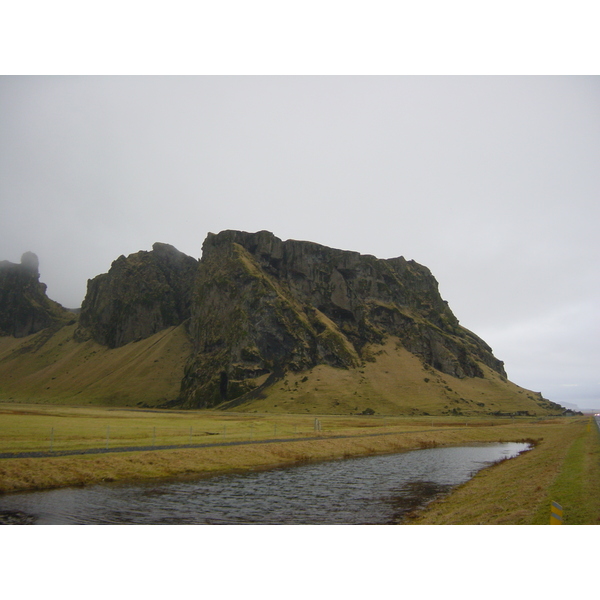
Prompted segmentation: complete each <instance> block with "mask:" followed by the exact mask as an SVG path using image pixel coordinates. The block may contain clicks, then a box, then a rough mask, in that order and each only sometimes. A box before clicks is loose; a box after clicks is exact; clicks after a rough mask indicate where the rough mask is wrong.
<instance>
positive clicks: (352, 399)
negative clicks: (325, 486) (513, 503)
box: [0, 231, 562, 414]
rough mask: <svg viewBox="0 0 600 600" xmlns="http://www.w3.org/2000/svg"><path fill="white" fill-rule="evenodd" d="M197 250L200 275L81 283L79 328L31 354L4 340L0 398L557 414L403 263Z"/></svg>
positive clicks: (304, 245)
mask: <svg viewBox="0 0 600 600" xmlns="http://www.w3.org/2000/svg"><path fill="white" fill-rule="evenodd" d="M202 250H203V251H202V258H201V259H200V260H199V261H197V260H196V259H194V258H191V257H189V256H186V255H184V254H182V253H181V252H179V251H178V250H176V249H175V248H174V247H173V246H169V245H167V244H160V243H157V244H154V246H153V248H152V251H150V252H138V253H136V254H132V255H130V256H128V257H124V256H121V257H119V258H118V259H117V260H116V261H114V262H113V264H112V266H111V268H110V270H109V272H108V273H105V274H102V275H98V276H97V277H95V278H94V279H92V280H90V281H88V289H87V294H86V297H85V300H84V302H83V304H82V307H81V314H80V316H79V321H78V323H76V324H74V323H71V324H70V325H65V326H64V327H63V328H62V329H61V330H60V331H56V332H54V333H52V332H53V331H54V330H51V332H50V333H48V332H40V333H38V334H37V336H38V337H39V336H41V337H39V339H40V340H42V339H43V340H44V341H43V343H40V342H36V343H34V341H35V336H34V337H32V339H31V340H29V338H26V340H24V341H23V342H18V341H17V340H15V339H12V340H11V339H10V338H8V336H7V337H6V338H2V339H0V392H4V393H5V394H6V393H8V394H12V395H13V397H24V396H27V397H29V398H31V397H34V398H46V399H48V400H52V401H62V402H66V401H68V399H69V398H70V399H71V401H73V400H74V399H77V401H78V402H79V401H80V400H83V401H86V400H89V401H93V402H98V403H113V404H129V405H131V404H137V405H148V406H168V407H183V408H212V407H219V408H224V409H227V408H235V409H236V410H248V411H252V410H253V411H256V410H260V411H287V412H324V413H337V414H348V413H356V412H365V411H366V413H367V414H369V413H371V412H377V413H384V414H490V413H494V414H498V413H506V412H511V413H515V412H516V413H529V414H550V413H554V414H556V413H557V412H558V413H560V412H562V408H561V407H560V406H559V405H557V404H554V403H552V402H549V401H548V400H546V399H544V398H543V397H542V395H541V394H539V393H536V392H531V391H529V390H525V389H523V388H520V387H519V386H516V385H515V384H513V383H512V382H510V381H508V380H507V377H506V373H505V371H504V366H503V363H502V362H501V361H500V360H498V359H497V358H496V357H495V356H494V355H493V353H492V350H491V348H490V347H489V346H488V345H487V344H486V343H485V342H484V341H483V340H481V339H480V338H479V337H478V336H476V335H475V334H474V333H472V332H470V331H469V330H467V329H466V328H464V327H462V326H461V325H460V323H459V321H458V319H457V318H456V317H455V316H454V314H453V313H452V311H451V310H450V308H449V306H448V304H447V303H446V302H445V301H444V300H443V299H442V298H441V296H440V294H439V291H438V284H437V281H436V280H435V278H434V277H433V275H432V274H431V272H430V271H429V270H428V269H427V268H426V267H424V266H422V265H419V264H417V263H416V262H414V261H407V260H405V259H404V258H402V257H399V258H394V259H387V260H384V259H378V258H375V257H374V256H369V255H361V254H358V253H356V252H349V251H343V250H336V249H332V248H328V247H325V246H321V245H319V244H315V243H312V242H303V241H296V240H287V241H282V240H280V239H279V238H277V237H276V236H274V235H273V234H272V233H270V232H267V231H261V232H258V233H246V232H241V231H223V232H221V233H219V234H216V235H215V234H208V236H207V238H206V240H205V241H204V244H203V249H202ZM17 295H18V294H17ZM72 316H73V315H71V317H72ZM61 323H63V322H62V321H61ZM63 324H64V323H63ZM20 331H23V330H20ZM6 333H7V334H8V335H10V336H14V335H15V333H14V332H11V331H8V330H6ZM29 333H34V332H33V331H30V332H29ZM59 338H60V341H59ZM115 370H116V371H118V377H117V376H116V375H115ZM15 373H18V374H19V375H18V377H17V379H15V375H14V374H15ZM67 373H68V374H69V375H67ZM9 375H10V377H9ZM7 378H9V379H10V378H12V381H11V382H7ZM46 384H49V385H46Z"/></svg>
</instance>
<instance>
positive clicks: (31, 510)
mask: <svg viewBox="0 0 600 600" xmlns="http://www.w3.org/2000/svg"><path fill="white" fill-rule="evenodd" d="M528 448H529V445H528V444H525V443H502V444H500V443H498V444H480V445H471V446H463V447H452V448H430V449H424V450H414V451H411V452H404V453H400V454H391V455H384V456H368V457H360V458H351V459H345V460H336V461H327V462H319V463H308V464H303V465H299V466H293V467H285V468H283V467H282V468H274V469H269V470H257V471H252V472H249V473H244V474H227V475H218V476H212V477H202V478H198V477H194V478H186V479H182V478H179V479H177V480H169V481H165V480H160V481H157V480H154V481H145V482H135V483H131V482H129V483H110V484H103V485H93V486H89V487H81V488H64V489H58V490H46V491H38V492H20V493H13V494H6V495H4V496H0V517H1V519H2V521H3V522H5V523H7V522H9V523H10V522H15V523H31V524H39V525H45V524H62V525H69V524H72V525H79V524H96V525H99V524H145V525H152V524H187V525H191V524H356V525H359V524H370V525H384V524H392V523H397V522H400V521H401V520H402V518H403V516H404V515H405V514H406V513H407V512H409V511H412V510H414V509H417V508H419V507H421V506H423V505H425V504H426V503H427V502H429V501H431V500H432V499H434V498H436V497H438V496H440V495H442V494H445V493H447V492H448V491H450V490H451V489H452V487H454V486H456V485H459V484H461V483H464V482H466V481H468V480H469V479H470V478H471V477H472V476H473V475H474V474H475V473H476V472H477V471H479V470H481V469H482V468H484V467H487V466H489V465H490V464H492V463H493V462H495V461H497V460H501V459H504V458H512V457H514V456H516V455H517V454H519V453H520V452H523V451H525V450H527V449H528Z"/></svg>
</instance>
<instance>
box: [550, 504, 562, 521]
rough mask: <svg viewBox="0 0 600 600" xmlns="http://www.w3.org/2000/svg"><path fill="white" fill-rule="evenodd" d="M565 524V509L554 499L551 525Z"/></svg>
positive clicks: (551, 509) (551, 508)
mask: <svg viewBox="0 0 600 600" xmlns="http://www.w3.org/2000/svg"><path fill="white" fill-rule="evenodd" d="M562 524H563V509H562V506H561V505H560V504H559V503H558V502H554V500H553V501H552V504H551V505H550V525H562Z"/></svg>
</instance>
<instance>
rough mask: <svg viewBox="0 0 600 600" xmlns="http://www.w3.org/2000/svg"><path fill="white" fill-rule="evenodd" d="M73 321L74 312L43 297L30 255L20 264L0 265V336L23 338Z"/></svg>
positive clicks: (36, 262)
mask: <svg viewBox="0 0 600 600" xmlns="http://www.w3.org/2000/svg"><path fill="white" fill-rule="evenodd" d="M73 318H74V315H73V313H70V312H69V311H67V310H66V309H65V308H63V307H62V306H61V305H60V304H58V303H57V302H54V301H53V300H50V299H49V298H48V296H47V295H46V285H45V284H43V283H40V272H39V260H38V257H37V256H36V255H35V254H34V253H33V252H25V254H23V256H22V258H21V264H16V263H11V262H9V261H7V260H3V261H1V262H0V336H3V335H9V336H14V337H17V338H20V337H25V336H27V335H30V334H32V333H36V332H38V331H41V330H42V329H45V328H46V327H51V326H60V325H63V324H65V323H67V322H69V321H70V320H73Z"/></svg>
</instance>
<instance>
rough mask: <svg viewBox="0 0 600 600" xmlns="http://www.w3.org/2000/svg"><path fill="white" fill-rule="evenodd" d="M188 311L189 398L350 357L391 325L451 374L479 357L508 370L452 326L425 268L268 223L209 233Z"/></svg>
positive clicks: (477, 371)
mask: <svg viewBox="0 0 600 600" xmlns="http://www.w3.org/2000/svg"><path fill="white" fill-rule="evenodd" d="M191 314H192V316H191V319H190V325H189V332H190V336H191V339H192V343H193V345H194V356H193V357H192V359H191V360H190V363H189V365H188V367H187V369H186V375H185V377H184V380H183V382H182V389H181V400H182V401H183V402H184V403H185V405H187V406H197V407H202V406H214V405H217V404H219V403H220V402H223V401H225V400H231V399H233V398H236V397H240V396H243V395H244V394H247V393H251V392H252V391H253V390H255V389H256V388H257V383H256V382H257V381H258V378H259V377H261V376H263V375H266V374H269V375H270V376H271V381H272V380H273V379H272V378H273V377H277V376H279V375H280V374H282V373H283V372H285V371H286V370H293V371H302V370H305V369H309V368H311V367H314V366H315V365H318V364H328V365H331V366H334V367H340V368H352V367H357V366H358V365H359V364H360V363H361V361H363V360H368V358H369V357H368V350H367V346H368V345H369V344H374V343H381V342H383V340H384V339H385V338H386V337H387V336H389V335H393V336H397V337H398V338H399V339H400V340H401V342H402V344H403V345H404V347H405V348H406V349H408V350H409V351H410V352H412V353H414V354H416V355H418V356H419V357H421V359H422V360H423V361H424V363H426V364H428V365H431V366H432V367H434V368H435V369H438V370H439V371H442V372H444V373H447V374H449V375H452V376H454V377H458V378H464V377H481V376H482V371H481V368H480V366H479V364H478V362H481V363H483V364H485V365H487V366H489V367H490V368H491V369H493V370H494V371H496V372H497V373H499V374H500V375H502V376H503V377H505V376H506V374H505V372H504V368H503V363H502V362H501V361H499V360H498V359H496V358H495V357H494V356H493V354H492V351H491V349H490V348H489V346H488V345H487V344H485V342H483V340H481V339H480V338H478V337H477V336H476V335H474V334H473V333H471V332H470V331H468V330H467V329H465V328H463V327H461V326H460V324H459V322H458V320H457V319H456V317H455V316H454V315H453V314H452V311H451V310H450V308H449V307H448V305H447V303H446V302H445V301H444V300H442V298H441V297H440V294H439V292H438V284H437V281H436V280H435V278H434V277H433V276H432V275H431V273H430V271H429V270H428V269H427V268H426V267H423V266H421V265H419V264H417V263H415V262H414V261H406V260H405V259H404V258H402V257H400V258H394V259H389V260H382V259H377V258H375V257H374V256H365V255H361V254H358V253H356V252H347V251H342V250H334V249H332V248H327V247H325V246H321V245H319V244H314V243H311V242H300V241H295V240H288V241H285V242H283V241H281V240H280V239H279V238H277V237H275V236H274V235H273V234H271V233H269V232H267V231H261V232H259V233H256V234H250V233H244V232H239V231H224V232H221V233H219V234H218V235H214V234H209V235H208V237H207V239H206V240H205V242H204V246H203V256H202V260H201V262H200V265H199V268H198V275H197V280H196V286H195V293H194V300H193V305H192V310H191Z"/></svg>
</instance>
